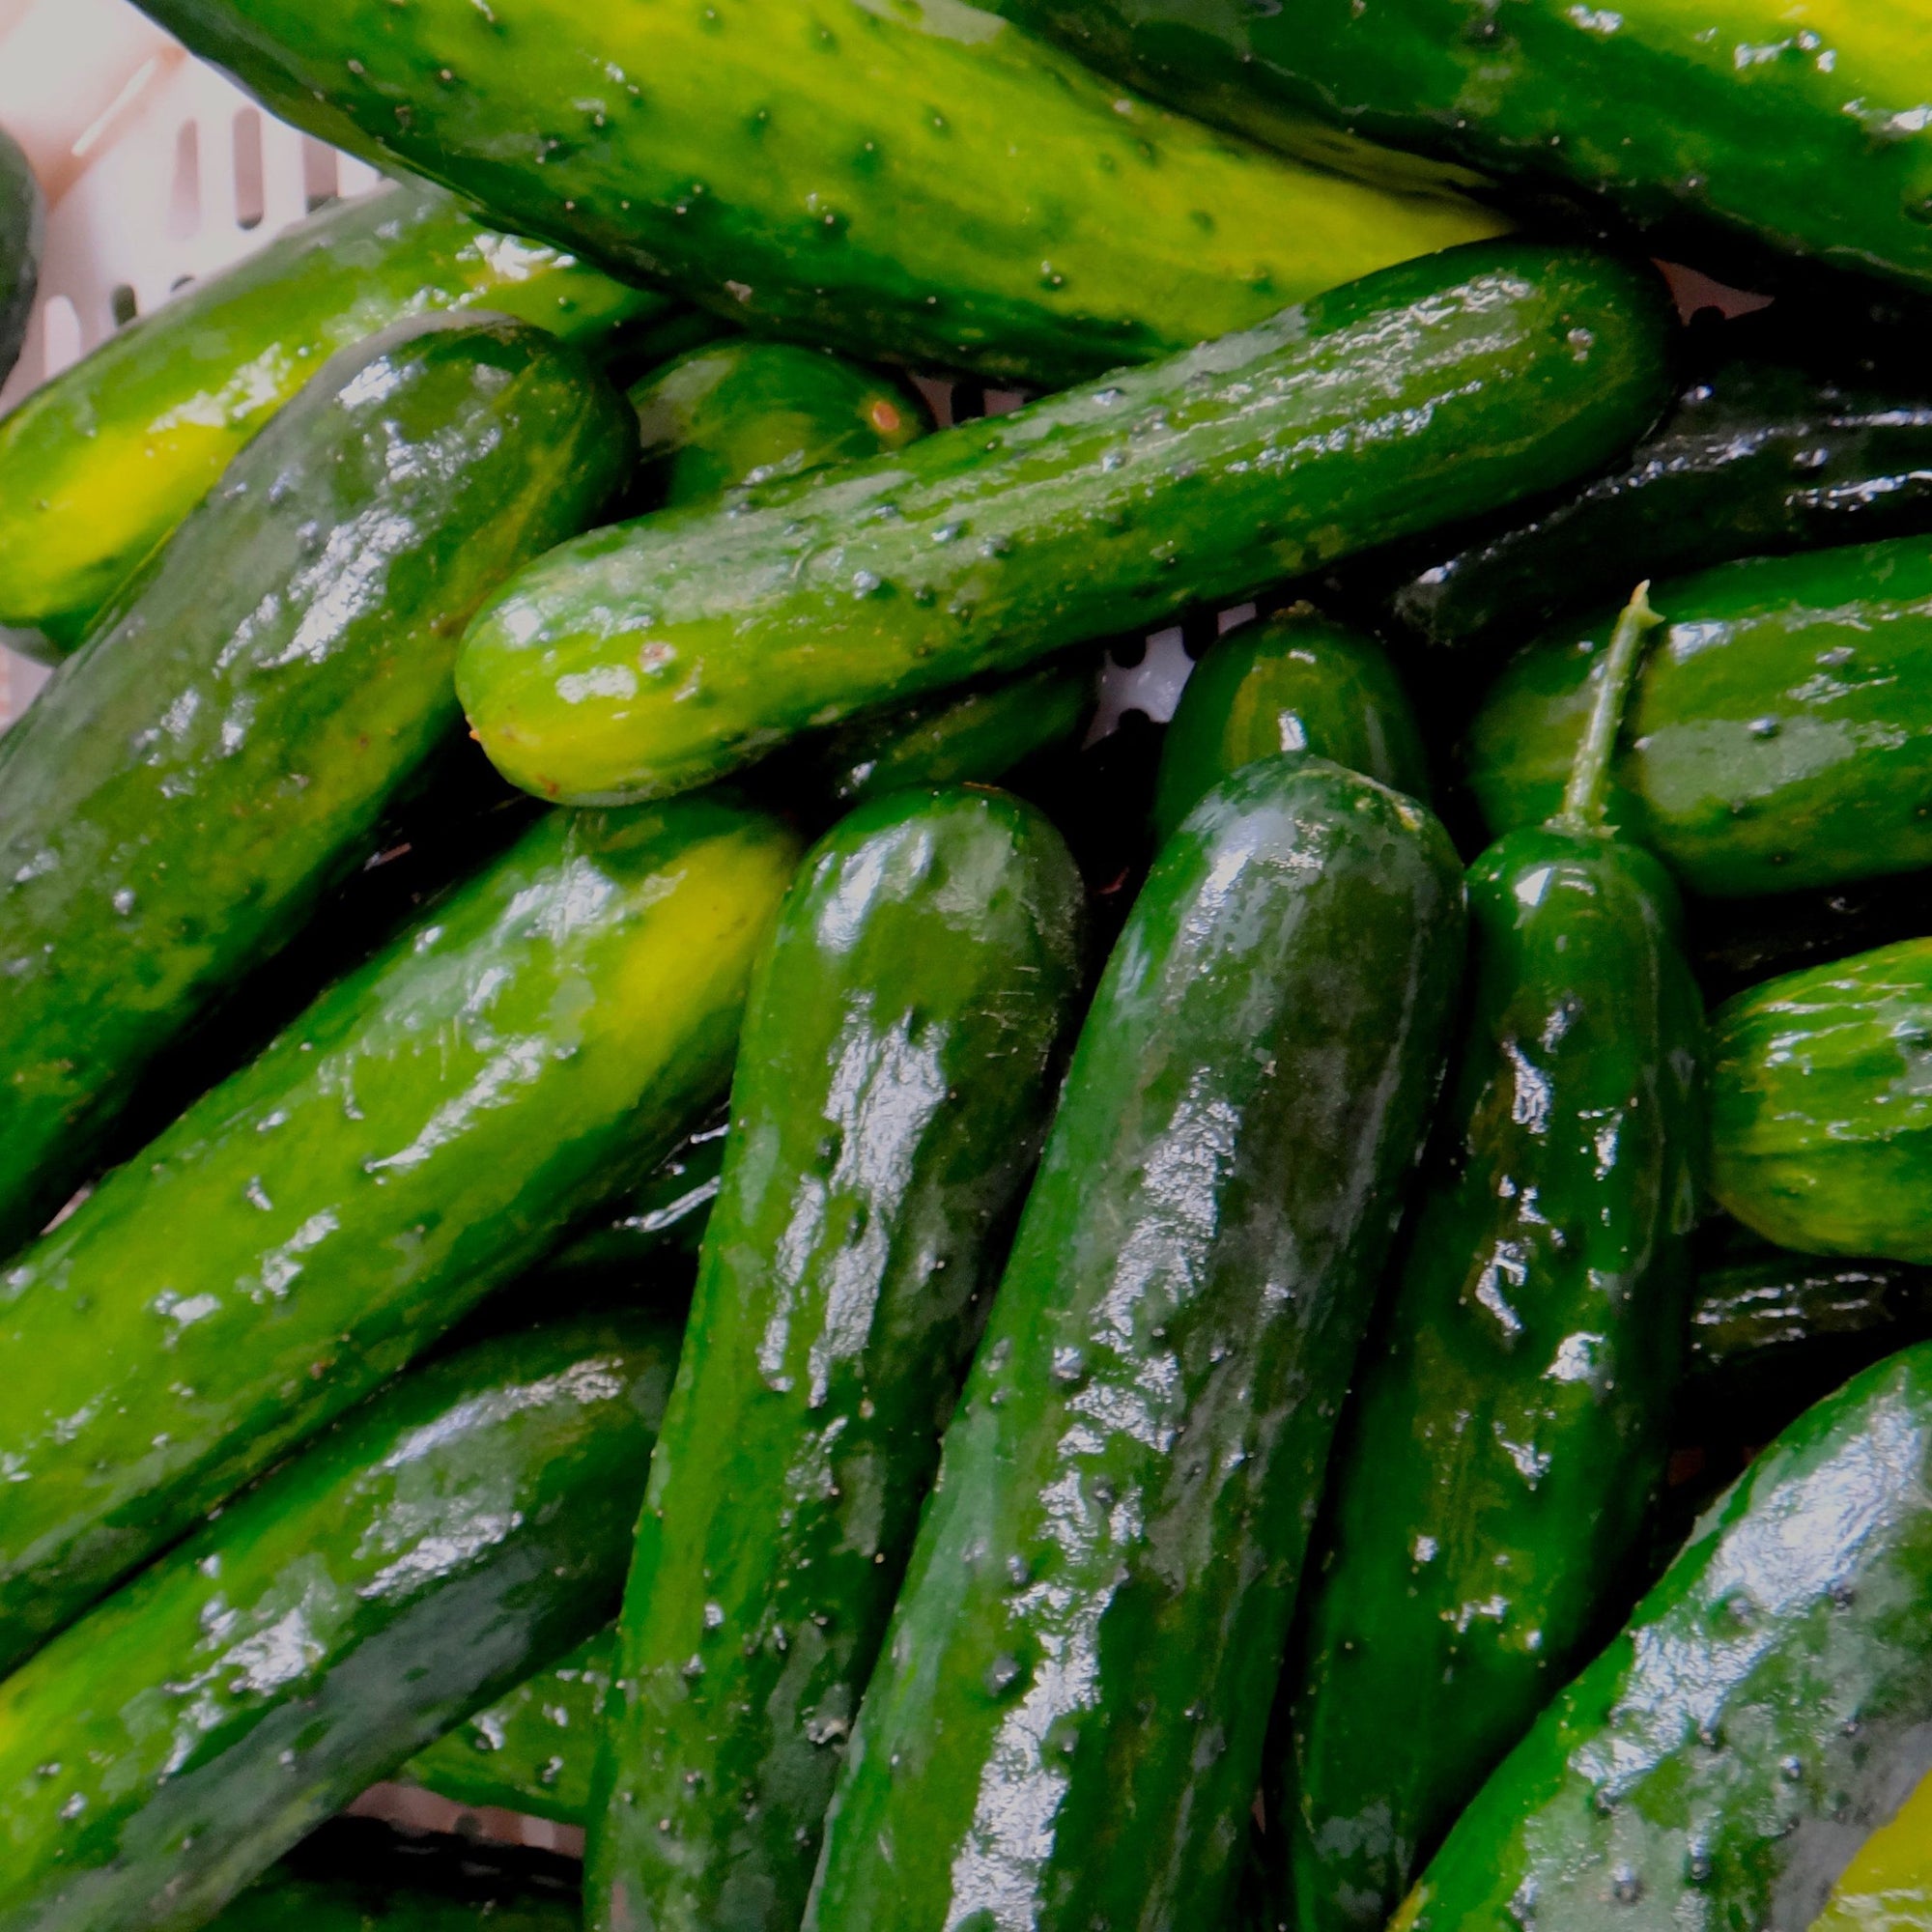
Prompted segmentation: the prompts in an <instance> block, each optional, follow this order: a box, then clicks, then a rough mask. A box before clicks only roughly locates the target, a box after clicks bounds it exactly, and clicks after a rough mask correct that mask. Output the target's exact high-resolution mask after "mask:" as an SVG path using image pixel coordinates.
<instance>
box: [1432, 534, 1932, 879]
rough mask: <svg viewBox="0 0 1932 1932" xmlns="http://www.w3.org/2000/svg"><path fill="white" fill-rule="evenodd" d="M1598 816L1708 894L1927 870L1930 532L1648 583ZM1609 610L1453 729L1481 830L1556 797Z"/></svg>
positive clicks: (1527, 659) (1498, 687)
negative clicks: (1638, 655)
mask: <svg viewBox="0 0 1932 1932" xmlns="http://www.w3.org/2000/svg"><path fill="white" fill-rule="evenodd" d="M1651 603H1652V605H1653V607H1654V608H1655V609H1656V610H1657V611H1659V612H1661V613H1662V616H1663V618H1664V619H1665V627H1664V628H1663V629H1662V630H1660V631H1659V633H1658V635H1657V639H1656V641H1655V643H1654V644H1653V645H1652V647H1651V650H1650V653H1649V655H1648V657H1646V659H1645V660H1644V667H1643V671H1642V674H1641V678H1640V681H1639V683H1638V685H1637V689H1636V692H1635V694H1634V696H1633V698H1632V702H1631V717H1630V724H1629V726H1628V728H1627V731H1626V734H1625V737H1624V741H1623V744H1624V749H1623V750H1622V752H1621V753H1619V754H1618V757H1617V760H1616V764H1615V767H1614V771H1613V784H1612V791H1611V797H1610V812H1611V817H1612V820H1613V821H1614V822H1615V823H1616V824H1617V825H1618V826H1619V827H1621V828H1622V829H1623V830H1625V831H1626V832H1628V833H1629V834H1630V835H1631V836H1632V837H1633V838H1636V839H1638V840H1639V841H1641V842H1642V843H1643V844H1645V845H1647V846H1648V847H1649V848H1650V849H1651V850H1652V851H1653V852H1655V853H1656V854H1657V856H1658V857H1659V858H1661V859H1662V860H1663V861H1665V863H1666V864H1668V865H1669V866H1670V867H1671V869H1672V870H1673V871H1675V872H1676V873H1677V875H1678V876H1679V878H1681V879H1682V880H1683V881H1684V883H1685V884H1686V885H1687V886H1689V887H1690V890H1691V891H1692V892H1695V893H1702V894H1705V895H1709V896H1711V897H1714V898H1738V897H1745V896H1747V895H1752V894H1759V893H1776V892H1791V891H1797V890H1799V889H1801V888H1803V887H1806V886H1819V885H1832V884H1836V883H1838V882H1840V881H1843V880H1851V879H1860V878H1866V877H1870V876H1872V875H1874V874H1879V873H1885V872H1902V871H1910V870H1913V869H1915V868H1916V867H1922V866H1926V865H1932V811H1928V810H1926V808H1925V806H1924V804H1923V801H1924V799H1925V798H1926V797H1927V795H1928V794H1932V543H1928V542H1927V541H1926V540H1925V539H1924V538H1922V537H1899V538H1894V539H1893V540H1891V541H1890V542H1889V543H1879V544H1857V545H1847V546H1844V547H1842V548H1840V549H1837V550H1829V551H1815V552H1811V553H1808V554H1803V555H1799V556H1783V557H1751V558H1747V559H1745V560H1743V561H1741V562H1737V563H1729V564H1722V565H1720V566H1719V567H1718V568H1717V569H1715V570H1710V571H1705V572H1703V573H1702V574H1701V575H1699V576H1696V577H1690V578H1683V579H1680V580H1678V581H1676V582H1669V583H1662V584H1659V585H1658V586H1657V587H1656V588H1655V589H1654V590H1653V591H1652V592H1651ZM1610 621H1611V613H1609V612H1607V611H1606V612H1605V613H1604V614H1603V615H1602V617H1601V618H1600V619H1599V620H1596V621H1593V622H1591V623H1588V624H1577V625H1574V626H1565V627H1564V628H1563V629H1562V630H1560V631H1558V632H1554V633H1552V634H1551V635H1550V636H1549V637H1548V639H1545V640H1543V641H1542V642H1541V643H1539V644H1537V645H1535V646H1533V647H1532V648H1531V649H1530V650H1529V651H1528V652H1526V653H1525V654H1524V655H1523V656H1521V657H1520V658H1519V659H1518V660H1517V661H1516V662H1515V663H1514V664H1513V665H1512V666H1511V667H1510V668H1509V669H1508V670H1507V671H1505V672H1504V673H1503V675H1502V676H1501V677H1500V678H1499V679H1498V680H1497V681H1496V683H1495V685H1494V687H1493V688H1492V690H1491V692H1490V695H1489V696H1488V697H1487V698H1486V699H1485V701H1484V704H1483V708H1482V710H1481V712H1480V713H1479V714H1478V715H1477V717H1476V720H1475V722H1474V724H1473V725H1471V727H1470V730H1469V737H1468V745H1467V752H1466V763H1467V771H1468V778H1469V783H1470V786H1471V788H1472V789H1473V790H1474V792H1475V794H1476V798H1477V802H1478V803H1479V804H1480V806H1481V807H1482V810H1483V815H1484V817H1485V818H1486V819H1487V820H1488V822H1489V824H1490V826H1491V829H1492V831H1494V832H1497V833H1501V832H1504V831H1506V830H1508V829H1509V828H1510V827H1511V826H1514V825H1527V824H1534V823H1537V822H1538V821H1540V820H1541V819H1542V818H1544V817H1546V816H1548V813H1549V811H1551V810H1553V809H1554V807H1555V803H1556V801H1557V799H1558V798H1560V796H1561V794H1562V780H1561V778H1560V777H1559V776H1558V774H1559V773H1560V772H1561V771H1565V770H1567V769H1568V766H1569V762H1570V759H1571V757H1572V756H1573V755H1574V753H1575V751H1576V748H1577V741H1578V739H1579V738H1580V737H1581V735H1582V720H1583V715H1584V713H1585V712H1586V711H1587V709H1588V706H1589V701H1590V695H1591V692H1592V690H1593V688H1594V687H1593V677H1594V672H1595V670H1596V668H1597V667H1598V666H1600V665H1601V663H1602V652H1603V649H1604V646H1605V643H1606V642H1607V640H1608V638H1609V632H1610Z"/></svg>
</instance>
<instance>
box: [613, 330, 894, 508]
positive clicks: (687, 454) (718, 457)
mask: <svg viewBox="0 0 1932 1932" xmlns="http://www.w3.org/2000/svg"><path fill="white" fill-rule="evenodd" d="M630 396H631V402H632V405H633V407H634V408H635V409H636V410H637V412H638V427H639V432H640V435H641V439H642V446H643V460H642V470H641V476H642V492H641V494H642V495H643V496H644V497H645V498H646V499H647V502H648V504H649V506H650V507H653V508H654V507H657V506H658V505H660V504H667V505H678V504H684V503H701V502H704V501H706V500H708V499H709V498H711V497H718V496H721V495H722V494H723V493H724V492H725V491H726V490H728V489H732V488H734V487H736V486H738V485H741V484H755V483H770V482H774V481H776V480H777V479H779V478H780V477H784V476H800V475H803V474H804V473H805V472H806V471H807V470H810V469H824V468H825V467H826V466H827V465H828V464H833V463H855V462H857V461H859V460H860V459H861V458H862V457H867V456H883V455H886V454H888V453H890V452H891V451H893V450H895V449H901V448H903V447H904V446H905V445H906V444H907V443H909V442H911V441H912V440H914V439H915V438H916V437H920V436H923V435H924V434H925V432H926V431H927V430H928V429H930V428H931V427H932V424H931V421H930V419H929V418H928V417H927V415H926V412H925V406H924V405H923V403H921V402H920V401H919V400H918V399H917V398H916V397H915V396H914V395H913V394H912V393H911V391H910V390H908V389H905V388H903V387H901V386H900V385H899V384H896V383H888V382H886V381H884V380H883V379H882V378H880V377H877V376H874V375H871V374H869V373H868V372H867V371H866V370H864V369H860V368H858V367H856V366H855V365H854V364H852V363H850V362H844V361H840V360H839V359H838V357H837V356H834V355H819V354H817V353H816V352H814V351H812V350H810V349H800V348H798V347H797V346H796V345H794V344H792V343H789V342H754V341H750V340H744V339H740V340H736V341H725V342H713V343H708V344H706V345H705V346H704V347H703V348H701V349H694V350H692V351H691V352H690V353H689V354H688V355H681V356H679V357H678V358H677V359H676V360H675V361H672V362H669V363H667V364H666V365H665V366H664V367H663V368H661V369H658V370H655V371H653V372H652V373H651V374H650V375H648V376H646V377H644V378H642V379H641V380H640V381H639V382H638V383H636V384H633V385H632V387H631V391H630Z"/></svg>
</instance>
